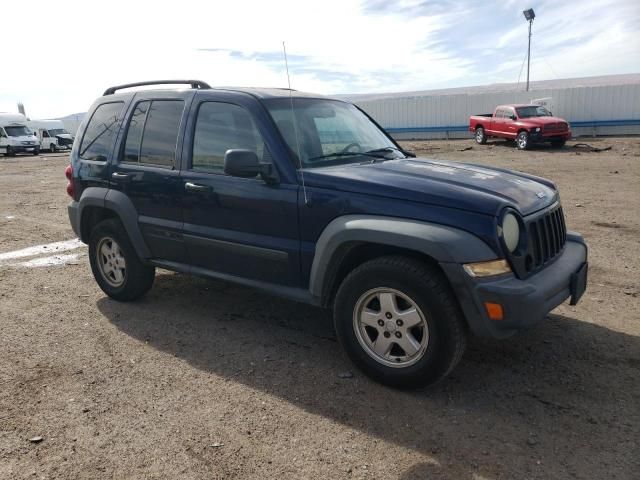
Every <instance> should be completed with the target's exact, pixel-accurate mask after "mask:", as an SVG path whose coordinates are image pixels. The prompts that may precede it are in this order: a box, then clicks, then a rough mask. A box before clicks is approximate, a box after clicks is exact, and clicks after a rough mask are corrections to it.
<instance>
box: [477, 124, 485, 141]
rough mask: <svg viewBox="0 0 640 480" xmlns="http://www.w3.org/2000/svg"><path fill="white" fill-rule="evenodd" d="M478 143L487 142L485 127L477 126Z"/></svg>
mask: <svg viewBox="0 0 640 480" xmlns="http://www.w3.org/2000/svg"><path fill="white" fill-rule="evenodd" d="M476 143H478V144H480V145H484V144H485V143H487V135H486V133H484V128H482V127H478V128H476Z"/></svg>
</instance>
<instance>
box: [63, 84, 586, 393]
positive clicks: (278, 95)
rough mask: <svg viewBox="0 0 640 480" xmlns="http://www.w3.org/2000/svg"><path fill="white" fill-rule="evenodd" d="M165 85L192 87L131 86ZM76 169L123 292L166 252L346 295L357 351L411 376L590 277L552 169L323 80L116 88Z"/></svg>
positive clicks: (130, 292)
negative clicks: (448, 147)
mask: <svg viewBox="0 0 640 480" xmlns="http://www.w3.org/2000/svg"><path fill="white" fill-rule="evenodd" d="M166 84H184V85H186V87H182V88H177V89H171V88H169V89H167V88H166V87H164V88H163V89H150V90H139V89H138V90H137V91H132V90H127V89H128V88H130V87H137V86H144V85H166ZM120 90H125V91H124V92H119V91H120ZM66 176H67V178H68V180H69V184H68V186H67V192H68V194H69V195H70V196H71V197H72V199H73V201H72V202H71V204H70V205H69V207H68V210H69V218H70V221H71V225H72V227H73V230H74V231H75V233H76V234H77V235H78V237H79V238H80V239H81V240H82V241H83V242H85V243H87V244H88V245H89V260H90V264H91V269H92V271H93V274H94V276H95V279H96V281H97V283H98V285H99V286H100V288H101V289H102V290H103V291H104V292H105V293H106V294H107V295H108V296H110V297H112V298H114V299H116V300H119V301H130V300H135V299H137V298H139V297H140V296H142V295H144V294H145V292H147V291H148V290H149V289H150V288H151V286H152V284H153V280H154V274H155V269H156V268H163V269H168V270H173V271H176V272H183V273H188V274H193V275H200V276H203V277H210V278H217V279H223V280H226V281H231V282H236V283H239V284H242V285H246V286H249V287H255V288H259V289H262V290H264V291H267V292H271V293H273V294H276V295H281V296H283V297H287V298H289V299H293V300H296V301H300V302H307V303H310V304H313V305H317V306H322V307H326V308H331V309H332V310H333V317H334V323H335V330H336V333H337V336H338V339H339V341H340V343H341V344H342V345H343V347H344V349H345V350H346V353H347V354H348V356H349V357H350V358H351V360H352V361H353V362H354V363H355V364H356V365H357V366H358V367H359V368H360V369H361V370H363V371H364V372H365V373H366V374H367V375H369V376H370V377H372V378H374V379H375V380H377V381H379V382H382V383H385V384H387V385H392V386H396V387H418V386H423V385H427V384H430V383H433V382H435V381H437V380H439V379H441V378H443V377H444V376H446V375H447V374H448V373H449V372H451V370H452V369H453V368H454V366H455V365H456V363H457V362H458V361H459V360H460V358H461V356H462V354H463V352H464V349H465V344H466V339H467V336H468V335H469V334H474V335H479V336H486V337H493V338H506V337H509V336H511V335H512V334H514V333H516V332H517V331H519V330H521V329H524V328H528V327H531V326H532V325H534V324H535V323H537V322H540V321H541V320H543V319H544V318H545V316H546V315H547V313H548V312H550V311H551V310H552V309H553V308H555V307H556V306H557V305H559V304H560V303H562V302H564V301H565V300H566V299H567V298H570V301H571V304H575V303H576V302H577V301H578V300H579V299H580V297H581V295H582V294H583V292H584V291H585V288H586V280H587V247H586V245H585V242H584V241H583V238H582V237H581V236H580V235H579V234H577V233H574V232H570V231H568V230H567V229H566V227H565V220H564V214H563V210H562V205H561V202H560V197H559V194H558V190H557V188H556V187H555V185H554V184H553V183H552V182H550V181H548V180H545V179H542V178H538V177H534V176H532V175H528V174H524V173H518V172H512V171H509V170H504V169H499V168H491V167H481V166H476V165H470V164H463V163H455V162H447V161H439V160H429V159H423V158H415V155H413V154H411V153H410V152H407V151H405V150H403V149H402V148H401V147H400V146H399V145H398V143H396V141H394V139H393V138H391V137H390V136H389V135H388V134H387V133H386V132H385V131H384V130H383V129H382V128H381V127H380V126H379V125H378V124H377V123H376V122H375V121H374V120H373V119H372V118H371V117H369V116H368V115H367V114H366V113H365V112H364V111H362V110H361V109H359V108H358V107H356V106H355V105H353V104H351V103H348V102H344V101H340V100H334V99H330V98H326V97H322V96H319V95H312V94H307V93H301V92H298V91H291V90H288V89H258V88H211V87H210V86H209V85H207V84H206V83H204V82H202V81H198V80H185V81H155V82H140V83H136V84H128V85H121V86H117V87H111V88H109V89H107V90H106V91H105V92H104V95H103V96H102V97H100V98H98V99H97V100H96V101H95V103H94V104H93V105H92V106H91V108H90V110H89V112H88V114H87V115H86V117H85V119H84V121H83V123H82V125H81V126H80V128H79V132H78V138H77V141H76V142H75V143H74V146H73V149H72V152H71V162H70V165H69V166H68V167H67V170H66Z"/></svg>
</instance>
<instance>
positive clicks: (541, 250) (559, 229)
mask: <svg viewBox="0 0 640 480" xmlns="http://www.w3.org/2000/svg"><path fill="white" fill-rule="evenodd" d="M527 230H528V233H529V242H528V245H529V248H528V255H527V257H528V258H527V261H526V262H525V265H526V269H527V271H532V270H534V269H537V268H539V267H541V266H542V265H544V264H545V263H547V262H548V261H550V260H552V259H553V258H554V257H555V256H556V255H558V253H560V252H561V251H562V249H563V247H564V244H565V243H566V241H567V227H566V225H565V223H564V213H563V211H562V207H561V206H560V205H558V206H556V207H553V208H551V209H550V210H548V211H546V212H544V213H543V214H541V215H539V216H536V217H535V218H533V219H531V220H530V221H528V222H527Z"/></svg>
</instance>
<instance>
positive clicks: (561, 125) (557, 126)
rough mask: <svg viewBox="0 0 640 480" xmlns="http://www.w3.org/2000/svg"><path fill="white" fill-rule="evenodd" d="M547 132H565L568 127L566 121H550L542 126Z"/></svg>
mask: <svg viewBox="0 0 640 480" xmlns="http://www.w3.org/2000/svg"><path fill="white" fill-rule="evenodd" d="M542 129H543V130H544V131H545V132H564V131H565V130H566V129H567V124H566V123H565V122H557V123H548V124H547V125H543V128H542Z"/></svg>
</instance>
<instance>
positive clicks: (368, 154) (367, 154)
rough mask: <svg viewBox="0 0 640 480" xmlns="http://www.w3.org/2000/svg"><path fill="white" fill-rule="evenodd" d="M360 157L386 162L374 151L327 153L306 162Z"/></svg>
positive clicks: (382, 156)
mask: <svg viewBox="0 0 640 480" xmlns="http://www.w3.org/2000/svg"><path fill="white" fill-rule="evenodd" d="M361 155H364V156H365V157H373V158H380V159H382V160H388V158H387V157H386V156H385V155H380V154H377V153H376V152H375V151H374V150H372V151H370V152H334V153H327V154H326V155H318V156H317V157H311V158H310V159H309V160H308V161H312V160H320V159H322V158H331V157H357V156H361Z"/></svg>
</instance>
